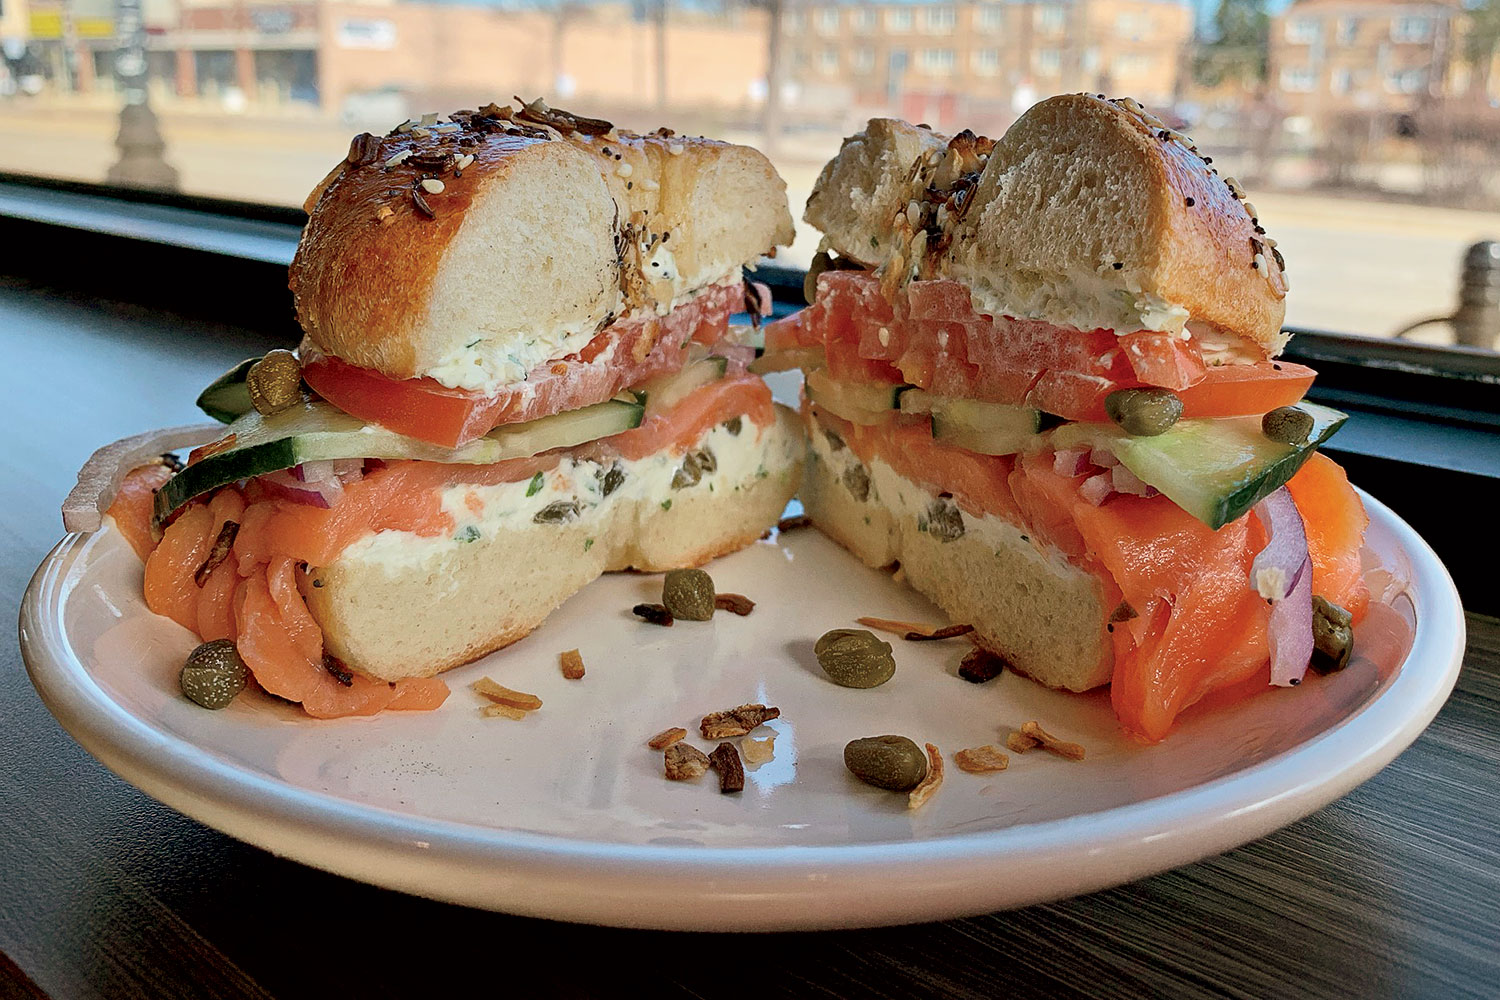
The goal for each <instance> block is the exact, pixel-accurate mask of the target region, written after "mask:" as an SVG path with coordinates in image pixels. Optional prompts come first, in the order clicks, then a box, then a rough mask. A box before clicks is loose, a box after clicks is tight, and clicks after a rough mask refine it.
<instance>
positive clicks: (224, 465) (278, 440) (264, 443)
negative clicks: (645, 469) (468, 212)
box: [155, 399, 645, 522]
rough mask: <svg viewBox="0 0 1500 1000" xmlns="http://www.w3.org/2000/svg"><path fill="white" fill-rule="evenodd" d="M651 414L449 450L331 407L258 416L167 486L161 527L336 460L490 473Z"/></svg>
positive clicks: (619, 406) (565, 424)
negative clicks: (287, 472) (203, 505)
mask: <svg viewBox="0 0 1500 1000" xmlns="http://www.w3.org/2000/svg"><path fill="white" fill-rule="evenodd" d="M644 409H645V407H643V406H642V405H641V404H639V403H633V402H627V401H625V400H621V399H610V400H606V401H605V402H603V403H595V404H594V405H593V406H585V407H582V408H580V409H577V410H569V411H567V412H566V413H555V414H553V415H552V416H550V417H542V418H540V419H538V420H530V421H527V422H526V423H524V424H511V425H508V426H504V427H497V428H495V429H494V430H492V431H490V432H489V433H488V434H486V435H485V436H484V437H482V438H480V439H479V440H477V441H470V442H469V443H468V444H466V445H462V446H461V447H458V448H444V447H442V446H440V445H435V444H428V443H427V442H425V441H418V440H416V439H415V438H409V437H407V436H405V435H404V434H397V433H395V432H394V431H389V430H386V429H385V428H383V427H381V426H379V425H377V424H368V423H365V422H364V421H363V420H360V419H358V418H357V417H351V416H350V415H349V414H347V413H345V412H344V411H343V410H340V409H338V408H336V407H334V406H333V405H331V404H329V403H325V402H321V401H317V402H307V403H304V404H303V405H302V406H300V407H292V408H291V409H289V410H283V411H281V412H280V413H275V414H272V415H271V416H262V415H261V414H259V413H257V412H255V411H254V410H252V411H251V412H249V413H247V414H245V415H244V416H243V417H241V418H240V419H239V420H236V421H235V422H234V423H233V424H231V425H230V426H229V431H228V434H227V435H226V437H227V436H229V435H232V436H233V439H234V440H233V443H232V444H231V445H230V446H229V447H227V448H225V449H224V450H222V451H217V452H215V453H213V454H212V455H209V456H207V457H206V458H203V459H201V460H199V461H197V462H194V463H193V464H192V465H189V466H188V467H187V468H185V469H183V470H182V471H181V472H179V473H178V474H177V475H175V476H173V477H172V478H171V479H169V480H167V481H166V483H165V484H163V485H162V487H161V489H160V490H158V491H157V493H156V507H155V513H156V519H157V521H158V522H160V521H162V520H164V519H166V518H167V517H168V516H170V515H171V513H172V512H173V511H175V510H176V509H177V508H178V507H181V506H182V505H183V504H185V503H187V502H188V501H189V500H191V499H192V498H193V497H196V496H200V495H202V494H204V493H207V492H208V491H209V490H213V489H217V488H219V487H220V486H224V485H226V484H228V483H233V482H237V481H239V480H241V479H250V478H252V477H254V476H261V475H265V474H266V473H268V472H275V471H277V470H278V469H290V468H291V467H292V466H294V465H300V464H301V463H303V462H314V461H318V460H321V459H337V458H384V459H406V458H416V459H422V460H424V461H428V462H445V463H448V464H458V465H489V464H491V463H494V462H503V461H505V460H506V459H511V458H526V457H528V456H530V455H536V454H540V453H541V452H544V451H551V450H552V449H554V448H570V447H572V446H574V445H579V444H584V443H585V442H588V441H593V440H595V439H597V438H601V437H609V436H610V435H612V434H619V433H621V432H622V431H628V430H630V429H631V428H632V427H639V426H640V423H641V415H642V413H643V412H644Z"/></svg>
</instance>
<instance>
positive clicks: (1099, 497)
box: [1078, 472, 1115, 507]
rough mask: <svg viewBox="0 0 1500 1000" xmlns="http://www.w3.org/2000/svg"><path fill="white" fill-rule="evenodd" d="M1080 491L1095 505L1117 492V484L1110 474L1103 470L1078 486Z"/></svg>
mask: <svg viewBox="0 0 1500 1000" xmlns="http://www.w3.org/2000/svg"><path fill="white" fill-rule="evenodd" d="M1078 492H1079V493H1081V494H1082V495H1083V498H1084V499H1085V500H1087V501H1088V502H1089V503H1091V504H1093V505H1094V506H1095V507H1097V506H1099V505H1100V504H1102V503H1103V502H1104V501H1106V500H1108V499H1109V498H1110V497H1111V496H1112V495H1113V494H1114V492H1115V484H1114V481H1113V479H1112V478H1111V477H1110V474H1109V473H1107V472H1101V473H1099V474H1098V475H1097V476H1090V477H1089V478H1087V479H1085V480H1084V481H1083V485H1082V486H1080V487H1078Z"/></svg>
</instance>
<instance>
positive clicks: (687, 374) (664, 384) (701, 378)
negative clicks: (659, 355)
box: [630, 354, 729, 416]
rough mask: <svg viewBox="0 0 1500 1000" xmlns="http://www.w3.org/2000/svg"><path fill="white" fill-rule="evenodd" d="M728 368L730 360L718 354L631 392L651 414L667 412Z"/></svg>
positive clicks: (720, 375) (714, 379) (716, 379)
mask: <svg viewBox="0 0 1500 1000" xmlns="http://www.w3.org/2000/svg"><path fill="white" fill-rule="evenodd" d="M728 370H729V359H728V358H724V357H720V356H719V355H717V354H715V355H711V356H709V357H706V358H704V359H703V360H701V361H689V362H688V363H687V364H685V365H683V366H682V367H681V368H680V369H678V370H677V371H675V372H673V373H672V374H670V375H661V376H658V377H657V378H654V379H651V380H650V381H649V382H644V383H642V384H641V385H638V386H636V387H635V388H634V389H631V390H630V392H631V394H632V395H634V396H635V399H636V402H638V403H642V404H644V405H645V407H646V412H647V415H648V416H650V415H654V414H657V413H664V412H666V411H667V410H670V409H671V408H672V407H674V406H676V405H677V404H678V403H680V402H682V399H683V397H684V396H686V395H687V394H688V393H690V392H692V391H693V390H694V389H697V388H700V387H702V386H705V385H708V383H710V382H717V381H718V380H719V379H721V378H723V377H724V373H725V372H727V371H728Z"/></svg>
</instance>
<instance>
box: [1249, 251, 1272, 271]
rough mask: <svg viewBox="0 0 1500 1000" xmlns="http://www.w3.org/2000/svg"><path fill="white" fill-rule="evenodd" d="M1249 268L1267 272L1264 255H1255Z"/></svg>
mask: <svg viewBox="0 0 1500 1000" xmlns="http://www.w3.org/2000/svg"><path fill="white" fill-rule="evenodd" d="M1250 266H1251V267H1253V268H1255V269H1256V270H1258V271H1265V270H1269V269H1268V268H1267V267H1266V255H1265V254H1262V253H1258V254H1256V255H1255V260H1254V261H1253V262H1251V264H1250Z"/></svg>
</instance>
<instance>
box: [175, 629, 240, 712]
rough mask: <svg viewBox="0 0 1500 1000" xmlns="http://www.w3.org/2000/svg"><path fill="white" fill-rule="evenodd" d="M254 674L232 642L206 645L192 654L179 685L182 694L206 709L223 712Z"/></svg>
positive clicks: (226, 640) (184, 665)
mask: <svg viewBox="0 0 1500 1000" xmlns="http://www.w3.org/2000/svg"><path fill="white" fill-rule="evenodd" d="M249 674H250V671H249V670H248V669H246V667H245V661H244V660H242V659H240V654H239V650H237V649H235V648H234V643H232V642H230V641H229V640H228V639H215V640H213V641H212V642H205V643H204V644H203V645H201V646H199V647H198V648H197V649H195V650H193V651H192V652H191V653H189V654H188V658H187V662H186V663H184V664H183V665H182V674H181V675H180V676H179V677H178V683H180V684H181V685H182V693H183V694H185V695H187V696H188V698H189V699H190V700H192V701H193V702H195V703H197V704H199V705H202V706H203V707H204V708H212V709H220V708H223V707H224V706H226V705H228V704H229V703H230V702H231V701H234V696H235V695H237V694H239V693H240V692H241V691H243V690H245V680H246V678H247V677H248V676H249Z"/></svg>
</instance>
